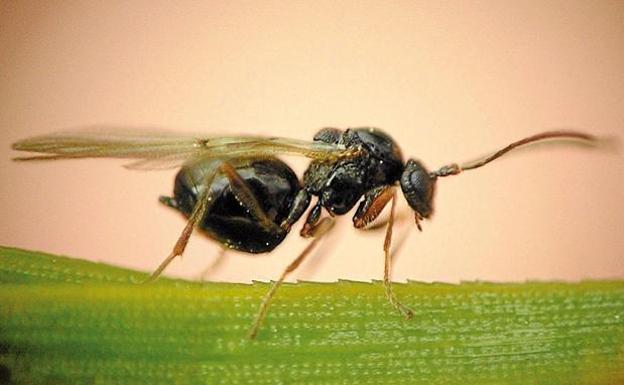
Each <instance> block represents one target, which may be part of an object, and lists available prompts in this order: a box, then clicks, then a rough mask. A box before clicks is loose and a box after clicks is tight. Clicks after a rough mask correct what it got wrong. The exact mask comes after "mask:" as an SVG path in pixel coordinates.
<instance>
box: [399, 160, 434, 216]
mask: <svg viewBox="0 0 624 385" xmlns="http://www.w3.org/2000/svg"><path fill="white" fill-rule="evenodd" d="M435 181H436V179H435V178H432V177H431V176H429V172H428V171H427V170H426V169H425V167H424V166H423V165H422V164H421V163H420V162H418V161H415V160H413V159H410V160H408V161H407V164H406V165H405V169H404V170H403V174H402V175H401V180H400V182H401V190H402V191H403V195H404V196H405V200H407V203H408V204H409V205H410V207H411V208H412V209H413V210H414V211H416V213H418V214H419V215H420V216H421V217H423V218H428V217H429V216H430V215H431V213H432V211H433V207H432V200H433V192H434V188H435Z"/></svg>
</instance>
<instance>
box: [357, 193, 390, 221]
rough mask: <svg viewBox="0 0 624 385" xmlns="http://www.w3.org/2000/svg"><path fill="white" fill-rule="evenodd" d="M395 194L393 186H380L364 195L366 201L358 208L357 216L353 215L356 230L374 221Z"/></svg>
mask: <svg viewBox="0 0 624 385" xmlns="http://www.w3.org/2000/svg"><path fill="white" fill-rule="evenodd" d="M394 194H395V187H394V186H392V185H388V186H379V187H376V188H374V189H372V190H370V191H367V192H366V194H364V200H363V201H362V202H361V203H360V205H359V206H358V208H357V210H356V212H355V215H353V226H355V228H356V229H362V228H364V227H366V225H368V224H369V223H371V222H372V221H374V220H375V219H376V218H377V217H378V216H379V214H381V212H382V211H383V209H384V207H386V205H387V204H388V202H389V201H390V199H392V197H393V196H394ZM388 222H389V220H388Z"/></svg>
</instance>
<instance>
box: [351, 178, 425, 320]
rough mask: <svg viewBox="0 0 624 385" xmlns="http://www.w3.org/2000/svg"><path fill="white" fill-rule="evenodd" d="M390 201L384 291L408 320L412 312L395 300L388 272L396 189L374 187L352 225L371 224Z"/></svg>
mask: <svg viewBox="0 0 624 385" xmlns="http://www.w3.org/2000/svg"><path fill="white" fill-rule="evenodd" d="M390 201H392V204H391V206H390V218H389V219H388V224H387V227H386V237H385V240H384V245H383V250H384V257H385V258H384V280H383V282H384V287H385V289H386V297H387V298H388V301H389V302H390V304H391V305H392V306H393V307H394V308H395V309H396V310H397V311H398V312H399V313H401V315H403V316H404V317H405V318H407V319H410V318H412V316H413V315H414V311H413V310H412V309H410V308H409V307H407V306H405V305H403V304H402V303H401V302H399V300H397V298H396V295H395V294H394V291H392V282H391V281H390V270H391V265H392V254H390V246H391V245H392V226H393V225H394V209H395V206H396V187H394V186H392V185H388V186H380V187H376V188H374V189H372V190H370V191H368V192H367V193H366V194H365V195H364V200H363V201H362V203H360V205H359V206H358V209H357V211H356V212H355V215H354V216H353V225H354V226H355V227H356V228H363V227H365V226H366V225H367V224H368V223H370V222H372V221H373V220H375V218H377V217H378V216H379V214H381V212H382V211H383V209H384V207H385V206H386V205H387V204H388V202H390Z"/></svg>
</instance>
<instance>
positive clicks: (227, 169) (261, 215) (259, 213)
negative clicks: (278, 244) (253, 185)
mask: <svg viewBox="0 0 624 385" xmlns="http://www.w3.org/2000/svg"><path fill="white" fill-rule="evenodd" d="M219 171H220V172H221V173H222V174H223V175H225V176H226V177H227V178H228V181H229V182H230V188H231V189H232V192H233V193H234V195H235V196H236V199H237V200H238V201H239V202H240V203H241V204H242V205H243V206H244V207H245V208H247V209H248V210H249V212H250V213H251V215H253V216H254V218H256V219H257V220H258V222H260V224H261V225H262V227H264V228H265V229H266V230H267V231H269V232H271V233H274V234H280V233H282V232H283V231H284V230H283V229H282V228H281V227H280V226H278V225H277V224H275V222H273V220H272V219H271V218H269V216H268V215H267V214H266V213H265V212H264V210H263V209H262V206H261V205H260V203H259V202H258V200H257V199H256V197H255V195H254V193H253V192H252V191H251V189H249V186H248V185H247V182H245V180H244V179H243V178H242V177H241V176H240V174H239V173H238V172H237V171H236V169H235V168H234V166H232V165H231V164H229V163H227V162H223V163H222V164H221V165H220V166H219Z"/></svg>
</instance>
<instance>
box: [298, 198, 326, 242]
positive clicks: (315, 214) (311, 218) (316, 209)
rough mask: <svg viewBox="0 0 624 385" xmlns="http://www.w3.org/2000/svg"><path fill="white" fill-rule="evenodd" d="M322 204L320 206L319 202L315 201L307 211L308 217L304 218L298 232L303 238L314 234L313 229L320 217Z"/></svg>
mask: <svg viewBox="0 0 624 385" xmlns="http://www.w3.org/2000/svg"><path fill="white" fill-rule="evenodd" d="M322 208H323V206H321V202H320V201H319V202H316V204H315V205H314V206H313V207H312V210H310V211H309V212H308V217H307V218H306V221H305V223H304V224H303V228H302V229H301V232H300V233H299V234H300V235H301V236H302V237H304V238H310V237H312V236H314V229H315V228H316V226H317V225H318V223H319V220H320V219H321V210H322Z"/></svg>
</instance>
